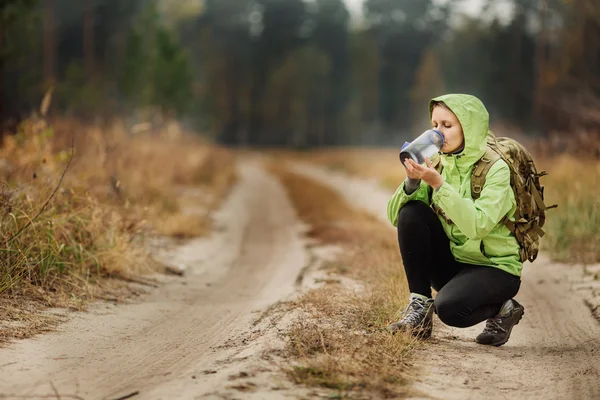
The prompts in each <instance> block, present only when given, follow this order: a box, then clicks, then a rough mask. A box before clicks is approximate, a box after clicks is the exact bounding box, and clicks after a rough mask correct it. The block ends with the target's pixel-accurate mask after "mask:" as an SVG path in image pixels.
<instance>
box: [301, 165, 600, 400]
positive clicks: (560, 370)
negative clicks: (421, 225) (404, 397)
mask: <svg viewBox="0 0 600 400" xmlns="http://www.w3.org/2000/svg"><path fill="white" fill-rule="evenodd" d="M296 171H297V172H300V173H302V174H304V175H305V176H308V177H310V178H313V179H315V180H317V181H320V182H323V183H326V184H329V185H332V186H333V187H335V188H336V189H337V190H338V191H339V192H340V193H341V194H342V195H343V196H344V198H345V199H346V200H348V201H350V202H351V204H355V205H357V206H359V207H363V208H365V209H366V210H368V211H370V212H372V213H373V214H374V215H376V216H378V217H380V218H381V219H382V220H384V221H386V222H387V219H386V215H385V209H386V205H387V201H388V199H389V198H390V196H391V194H392V193H391V192H389V191H387V190H383V189H382V188H381V187H379V186H378V185H377V184H376V183H374V182H367V181H361V180H358V179H354V178H349V177H347V176H346V175H344V174H340V173H335V172H331V171H326V170H324V169H321V168H318V167H313V166H308V165H301V166H300V165H299V166H297V167H296ZM391 234H394V232H391ZM582 286H585V284H584V275H583V269H582V268H581V267H574V266H566V265H557V264H552V263H551V262H550V261H549V260H548V259H546V258H543V257H540V259H538V260H536V262H535V263H534V264H530V263H527V264H525V268H524V276H523V284H522V286H521V290H520V292H519V294H518V295H517V297H516V298H517V300H519V302H521V303H522V304H523V305H524V306H525V317H524V318H523V320H522V321H521V323H520V324H519V325H518V326H516V327H515V329H514V330H513V333H512V335H511V339H510V341H509V343H508V344H506V345H505V346H503V347H500V348H490V347H485V346H480V345H477V344H476V343H474V342H473V340H474V338H475V336H476V335H477V334H478V333H479V332H481V330H482V329H483V326H484V324H483V323H482V324H480V325H478V326H475V327H472V328H468V329H452V328H449V327H446V326H444V325H443V324H442V323H441V322H440V321H439V320H436V321H435V328H434V337H433V339H432V340H431V341H430V342H429V344H428V345H426V346H423V347H422V348H419V349H418V350H417V353H416V354H415V359H414V363H415V366H416V367H417V368H415V384H414V385H413V388H414V391H415V393H416V396H415V398H431V399H600V324H598V323H597V321H595V320H594V319H593V318H592V315H591V311H590V309H589V308H588V307H587V306H586V305H585V303H584V298H583V296H582V292H581V291H580V290H577V289H578V288H581V287H582Z"/></svg>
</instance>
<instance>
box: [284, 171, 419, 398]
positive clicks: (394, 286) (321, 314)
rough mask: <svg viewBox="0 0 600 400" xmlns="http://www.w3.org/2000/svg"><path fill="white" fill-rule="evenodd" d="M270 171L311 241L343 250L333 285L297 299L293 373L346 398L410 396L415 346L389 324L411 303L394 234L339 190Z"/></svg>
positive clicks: (292, 339) (333, 267)
mask: <svg viewBox="0 0 600 400" xmlns="http://www.w3.org/2000/svg"><path fill="white" fill-rule="evenodd" d="M272 170H273V171H274V173H275V175H276V176H277V177H278V178H279V179H280V180H281V182H282V183H283V185H284V186H285V188H286V190H287V192H288V194H289V197H290V199H291V200H292V202H293V204H294V206H295V208H296V210H297V212H298V215H299V217H300V218H301V219H302V220H303V221H305V222H306V223H307V224H309V225H310V226H311V227H312V228H311V230H310V231H309V235H310V236H312V237H313V238H315V239H317V240H319V241H321V242H322V243H326V244H337V245H340V246H343V248H344V252H343V255H342V256H341V258H339V259H338V260H337V261H336V262H333V263H330V264H328V269H329V271H330V272H333V273H335V274H338V275H343V276H345V277H348V278H351V279H352V280H353V281H355V282H356V287H345V286H342V285H340V284H339V283H335V282H336V281H335V279H332V280H328V282H329V281H331V282H330V283H329V284H327V285H325V286H324V287H322V288H319V289H315V290H311V291H310V292H308V293H307V294H306V295H304V296H303V297H302V298H301V299H300V300H299V301H298V304H297V305H298V306H299V308H300V310H302V313H301V317H300V318H299V319H298V320H297V321H296V322H295V324H294V325H293V327H292V329H291V331H290V333H289V338H290V342H289V343H290V344H289V347H288V351H289V355H290V356H291V357H292V359H293V360H295V363H294V364H293V365H294V366H293V367H290V368H289V369H288V374H289V375H290V377H291V378H292V379H293V380H294V381H295V382H297V383H300V384H307V385H316V386H321V387H326V388H329V389H335V390H336V391H337V392H338V395H339V396H340V397H363V396H367V397H369V396H375V397H376V398H386V397H398V396H402V395H404V394H405V393H406V390H407V389H406V387H405V385H403V383H404V382H405V381H406V377H405V371H406V364H405V363H406V356H407V354H408V352H409V351H410V348H411V345H412V344H414V341H413V340H412V339H411V338H409V337H407V336H404V335H398V336H392V335H390V334H389V332H387V330H386V328H387V326H388V324H389V323H390V322H391V321H392V320H394V319H395V318H398V317H399V314H398V312H399V311H400V310H401V309H402V308H403V307H404V306H405V304H406V300H407V298H408V292H407V290H408V289H407V285H406V280H405V276H404V272H403V269H402V264H401V260H400V255H399V251H398V244H397V242H396V239H395V234H394V231H393V230H392V229H391V228H390V227H389V226H384V225H383V224H382V223H381V222H379V221H378V220H376V219H375V218H373V217H371V216H369V215H367V214H366V213H364V212H362V211H360V210H357V209H354V208H353V207H351V206H350V205H348V204H347V203H346V202H345V201H344V200H343V199H342V198H341V197H340V196H339V195H338V194H337V193H336V192H335V191H334V190H332V189H331V188H329V187H326V186H323V185H321V184H318V183H316V182H314V181H311V180H309V179H307V178H304V177H302V176H299V175H297V174H294V173H292V172H290V171H288V170H286V169H285V167H283V166H282V164H281V163H277V166H273V167H272Z"/></svg>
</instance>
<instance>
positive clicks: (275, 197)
mask: <svg viewBox="0 0 600 400" xmlns="http://www.w3.org/2000/svg"><path fill="white" fill-rule="evenodd" d="M239 171H240V174H241V176H240V182H239V184H237V185H236V187H235V188H234V190H233V192H232V194H231V196H230V197H229V199H228V201H227V204H225V205H224V207H223V211H222V212H221V213H220V214H218V215H217V216H216V219H217V225H218V226H220V227H221V230H222V231H221V232H220V233H219V234H217V235H215V236H214V237H213V238H211V239H210V240H198V241H196V242H193V243H191V244H189V245H187V246H186V247H185V248H182V249H179V250H178V252H177V255H176V257H177V258H178V259H177V260H175V262H176V263H184V264H186V265H187V266H188V274H187V276H186V277H185V278H183V279H182V278H177V279H172V282H170V283H168V284H166V285H163V286H161V287H160V288H159V289H156V290H155V291H153V292H152V293H151V294H150V295H149V296H147V297H146V298H144V299H142V300H143V301H141V302H140V303H138V304H130V305H120V306H117V307H111V306H108V305H100V306H97V307H94V308H93V309H92V312H91V313H82V314H76V315H74V316H73V319H72V320H71V321H70V322H68V323H66V324H64V325H62V326H61V327H60V329H59V331H58V332H56V333H53V334H48V335H43V336H40V337H38V338H35V339H33V340H26V341H22V342H19V343H17V344H15V345H13V346H11V347H9V348H7V349H2V350H0V360H1V361H0V394H1V396H0V398H15V399H16V398H24V396H30V397H27V398H41V397H38V396H41V395H49V396H55V393H58V394H60V398H63V399H67V398H82V399H86V400H87V399H115V398H119V397H121V396H126V395H128V394H131V393H135V392H137V391H139V392H140V393H139V397H136V398H143V399H178V398H186V399H187V398H197V396H199V395H200V394H202V393H206V392H210V390H211V389H212V384H211V383H210V382H212V383H214V382H215V377H214V376H213V375H216V373H217V372H218V371H217V370H221V369H223V367H224V366H226V365H227V363H228V362H231V361H232V359H233V358H234V357H236V355H238V353H239V349H237V348H236V344H237V341H245V340H247V338H248V335H247V334H248V333H252V332H249V330H250V329H252V324H251V323H252V321H253V320H255V319H256V318H257V317H259V316H260V314H259V312H260V311H261V310H264V309H265V308H266V307H267V306H269V305H270V304H273V303H274V302H276V301H277V300H280V299H283V298H285V297H286V296H288V295H290V294H291V293H293V291H294V284H295V281H296V278H297V276H298V274H299V273H300V271H301V269H302V268H303V267H304V266H305V265H306V264H307V262H308V259H307V255H306V253H305V250H304V243H303V242H302V236H301V233H300V226H299V223H298V221H297V220H296V217H295V214H294V210H293V208H292V206H291V205H290V203H289V201H288V199H287V197H286V195H285V192H284V190H283V188H282V187H281V186H280V184H279V182H277V181H276V180H275V179H274V178H273V177H271V176H270V175H267V174H266V172H264V170H263V169H262V168H260V167H259V166H258V165H256V164H255V163H254V162H253V161H248V162H245V163H243V164H242V165H241V166H240V168H239ZM215 365H218V366H219V368H215ZM209 375H210V378H211V380H210V382H209V383H207V382H208V380H207V379H205V378H206V377H207V376H209ZM69 396H77V397H69Z"/></svg>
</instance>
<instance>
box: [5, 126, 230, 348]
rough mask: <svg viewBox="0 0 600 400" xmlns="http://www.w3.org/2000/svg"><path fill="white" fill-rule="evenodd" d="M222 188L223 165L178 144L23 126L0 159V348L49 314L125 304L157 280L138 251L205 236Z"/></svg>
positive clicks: (45, 322) (172, 139)
mask: <svg viewBox="0 0 600 400" xmlns="http://www.w3.org/2000/svg"><path fill="white" fill-rule="evenodd" d="M133 131H135V129H134V130H133ZM234 179H235V174H234V158H233V155H232V153H230V152H229V151H227V150H225V149H221V148H218V147H216V146H213V145H211V144H209V143H205V142H203V141H201V140H200V139H199V138H197V137H194V136H191V135H188V134H185V133H180V134H176V135H173V134H169V131H167V130H162V131H159V132H152V131H151V130H150V131H147V132H138V133H137V134H133V133H132V130H131V129H126V128H125V126H124V124H123V123H120V122H117V123H115V124H113V125H110V126H107V125H105V126H102V127H100V126H93V125H83V124H81V123H78V122H76V121H74V120H68V119H56V120H53V121H52V123H49V122H46V121H45V120H44V119H43V118H38V117H32V118H30V119H28V120H25V121H24V122H23V123H22V124H21V125H20V127H19V129H18V132H17V134H16V135H7V136H5V137H4V141H3V144H2V146H1V147H0V181H1V188H0V344H1V343H3V342H6V341H8V340H10V339H12V338H22V337H28V336H31V335H33V334H35V333H38V332H41V331H44V330H47V329H51V328H52V326H53V324H54V323H55V322H56V321H57V319H56V318H53V317H51V316H50V315H45V314H44V313H43V310H45V309H47V308H49V307H68V308H72V309H81V308H83V307H84V306H85V305H86V304H87V302H88V301H90V300H92V299H98V298H103V299H108V300H114V301H120V300H121V299H123V298H124V297H127V296H130V295H131V294H132V293H131V291H130V290H128V289H127V288H126V284H127V283H129V282H132V281H134V282H144V278H143V275H144V274H146V273H149V272H160V271H161V270H162V266H161V265H160V264H159V263H158V262H156V261H154V259H153V257H152V253H151V246H150V240H151V239H153V238H157V237H170V238H173V239H183V238H189V237H194V236H198V235H202V234H203V233H205V232H208V230H209V229H210V211H211V210H213V209H214V208H215V207H216V206H217V205H218V204H219V202H220V201H221V199H222V198H223V197H224V196H225V194H226V193H227V191H228V188H229V187H230V186H231V184H232V183H233V181H234ZM189 204H193V207H194V209H193V211H195V212H189V211H188V209H187V207H188V205H189Z"/></svg>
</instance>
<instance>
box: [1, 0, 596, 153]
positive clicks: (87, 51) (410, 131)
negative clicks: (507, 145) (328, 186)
mask: <svg viewBox="0 0 600 400" xmlns="http://www.w3.org/2000/svg"><path fill="white" fill-rule="evenodd" d="M459 3H461V0H446V1H442V0H440V1H435V0H365V2H364V13H363V14H364V15H363V18H361V19H355V18H354V19H353V18H351V15H350V13H349V11H348V8H347V6H346V4H345V2H344V1H343V0H126V1H124V0H38V1H36V0H0V121H2V124H3V125H2V131H3V132H10V131H14V130H15V129H16V127H17V124H18V122H19V121H20V120H21V119H23V118H26V117H27V116H28V115H29V114H30V112H32V110H35V109H37V108H38V107H39V103H40V99H41V98H42V97H43V96H44V93H46V91H47V90H48V89H49V88H53V89H54V92H53V95H54V96H53V102H52V108H51V115H60V116H67V117H70V118H77V119H82V120H84V121H86V120H90V121H95V122H98V121H107V120H109V119H111V118H121V119H124V120H127V121H130V123H131V124H134V123H139V122H144V121H146V120H153V121H169V120H177V121H179V122H181V123H183V124H184V125H185V126H186V127H189V128H190V129H193V130H194V131H198V132H201V133H203V134H205V135H208V136H210V137H212V138H214V139H215V140H217V141H219V142H221V143H225V144H239V145H256V146H292V147H296V148H304V147H314V146H324V145H338V144H362V145H369V144H397V143H401V142H403V141H404V140H405V139H407V138H410V137H413V136H414V134H415V133H420V132H422V130H424V129H425V128H426V127H427V124H428V122H427V118H428V115H427V102H428V100H429V98H431V97H432V96H435V95H439V94H442V93H447V92H463V93H471V94H474V95H477V96H479V97H480V98H481V99H482V100H483V101H484V103H485V104H486V105H487V107H488V109H489V110H490V113H491V115H492V122H493V123H494V124H496V125H499V126H502V127H503V129H506V130H511V131H515V132H517V131H518V132H521V133H526V134H529V135H535V136H541V137H548V136H551V135H555V134H557V133H558V134H561V135H562V136H565V135H567V136H568V135H571V134H575V132H584V133H585V134H586V135H592V136H593V135H596V136H595V137H596V138H598V135H599V132H600V111H599V110H600V22H599V21H600V2H598V0H505V1H501V0H489V1H488V3H487V4H486V6H485V7H484V10H483V11H482V13H481V14H480V15H478V16H477V17H468V16H466V15H461V14H460V13H459V11H458V8H457V7H456V6H457V5H458V4H459ZM498 3H509V5H510V10H512V11H511V12H510V15H506V13H500V12H497V11H496V7H497V5H498Z"/></svg>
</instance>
